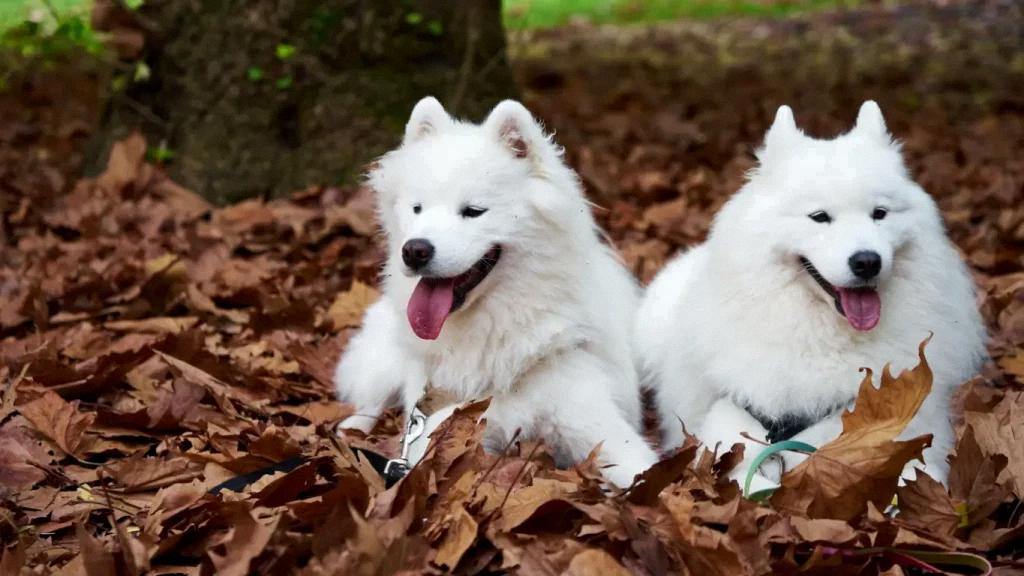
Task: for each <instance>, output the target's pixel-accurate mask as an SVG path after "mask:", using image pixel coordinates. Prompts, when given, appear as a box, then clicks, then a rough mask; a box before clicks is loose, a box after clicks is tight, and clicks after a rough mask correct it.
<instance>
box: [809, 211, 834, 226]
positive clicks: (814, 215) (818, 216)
mask: <svg viewBox="0 0 1024 576" xmlns="http://www.w3.org/2000/svg"><path fill="white" fill-rule="evenodd" d="M807 217H808V218H810V219H811V220H814V221H815V222H820V223H822V224H828V223H829V222H831V221H832V217H831V216H829V215H828V212H825V211H824V210H818V211H817V212H811V213H810V214H808V215H807Z"/></svg>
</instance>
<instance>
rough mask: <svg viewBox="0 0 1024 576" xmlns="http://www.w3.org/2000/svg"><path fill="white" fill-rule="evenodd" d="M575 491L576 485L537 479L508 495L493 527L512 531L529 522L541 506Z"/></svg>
mask: <svg viewBox="0 0 1024 576" xmlns="http://www.w3.org/2000/svg"><path fill="white" fill-rule="evenodd" d="M575 490H576V485H575V484H573V483H571V482H562V481H559V480H549V479H546V478H537V479H536V480H534V481H533V484H531V485H530V486H527V487H525V488H520V489H518V490H514V491H513V492H512V493H511V494H510V495H509V497H508V500H507V501H506V502H505V506H503V507H502V509H501V516H500V517H499V518H498V519H497V521H496V522H495V526H496V527H497V529H498V530H501V531H505V532H507V531H509V530H512V529H514V528H516V527H517V526H519V525H520V524H522V523H523V522H526V521H527V520H529V519H530V517H531V516H533V513H534V512H536V511H537V510H538V509H539V508H540V507H541V506H543V505H545V504H547V503H548V502H551V501H552V500H561V499H563V498H565V497H566V496H568V495H569V494H571V493H572V492H574V491H575Z"/></svg>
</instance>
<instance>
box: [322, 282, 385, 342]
mask: <svg viewBox="0 0 1024 576" xmlns="http://www.w3.org/2000/svg"><path fill="white" fill-rule="evenodd" d="M377 297H378V293H377V291H376V290H374V289H373V288H371V287H370V286H368V285H366V284H363V283H362V282H360V281H358V280H354V281H353V282H352V287H351V288H349V289H348V292H342V293H341V294H338V296H337V298H335V299H334V303H332V304H331V307H330V309H328V310H327V317H328V318H329V319H330V320H331V325H332V326H334V329H335V330H341V329H343V328H356V327H358V326H359V325H360V324H362V321H363V313H364V312H366V308H367V307H369V306H370V304H373V303H374V302H375V301H376V300H377Z"/></svg>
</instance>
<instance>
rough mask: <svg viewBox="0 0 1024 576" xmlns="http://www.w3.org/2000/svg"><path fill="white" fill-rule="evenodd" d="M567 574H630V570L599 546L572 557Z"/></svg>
mask: <svg viewBox="0 0 1024 576" xmlns="http://www.w3.org/2000/svg"><path fill="white" fill-rule="evenodd" d="M564 574H565V575H566V576H590V575H591V574H601V575H602V576H629V570H626V568H625V567H624V566H623V565H622V564H619V563H618V561H616V560H615V558H614V557H612V555H611V554H609V553H607V552H605V551H604V550H600V549H598V548H588V549H586V550H584V551H583V552H580V553H579V554H577V555H575V556H573V557H572V560H571V561H570V562H569V568H568V569H567V570H566V571H565V572H564Z"/></svg>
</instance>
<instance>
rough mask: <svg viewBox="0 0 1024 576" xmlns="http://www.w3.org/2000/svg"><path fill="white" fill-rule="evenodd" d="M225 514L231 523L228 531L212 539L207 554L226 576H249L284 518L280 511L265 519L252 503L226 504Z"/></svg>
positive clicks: (218, 569)
mask: <svg viewBox="0 0 1024 576" xmlns="http://www.w3.org/2000/svg"><path fill="white" fill-rule="evenodd" d="M223 516H224V518H225V519H226V520H227V521H228V522H229V526H230V527H229V528H228V531H227V532H226V533H224V534H223V535H221V536H220V537H219V538H216V539H214V540H212V541H211V542H210V545H209V548H208V550H207V556H208V557H209V558H210V561H211V562H212V563H213V565H214V567H215V568H216V569H217V573H218V574H223V575H224V576H245V575H246V574H249V573H250V565H251V563H252V561H253V559H254V558H256V557H257V556H259V555H260V554H261V553H262V552H263V550H264V548H266V546H267V543H269V542H270V538H271V537H272V536H273V535H274V532H275V531H276V530H277V525H278V524H279V523H280V521H281V516H280V514H274V515H271V516H269V518H261V517H259V516H257V515H255V514H254V511H252V510H250V508H249V505H248V504H244V503H242V502H233V503H230V504H225V505H224V509H223Z"/></svg>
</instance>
